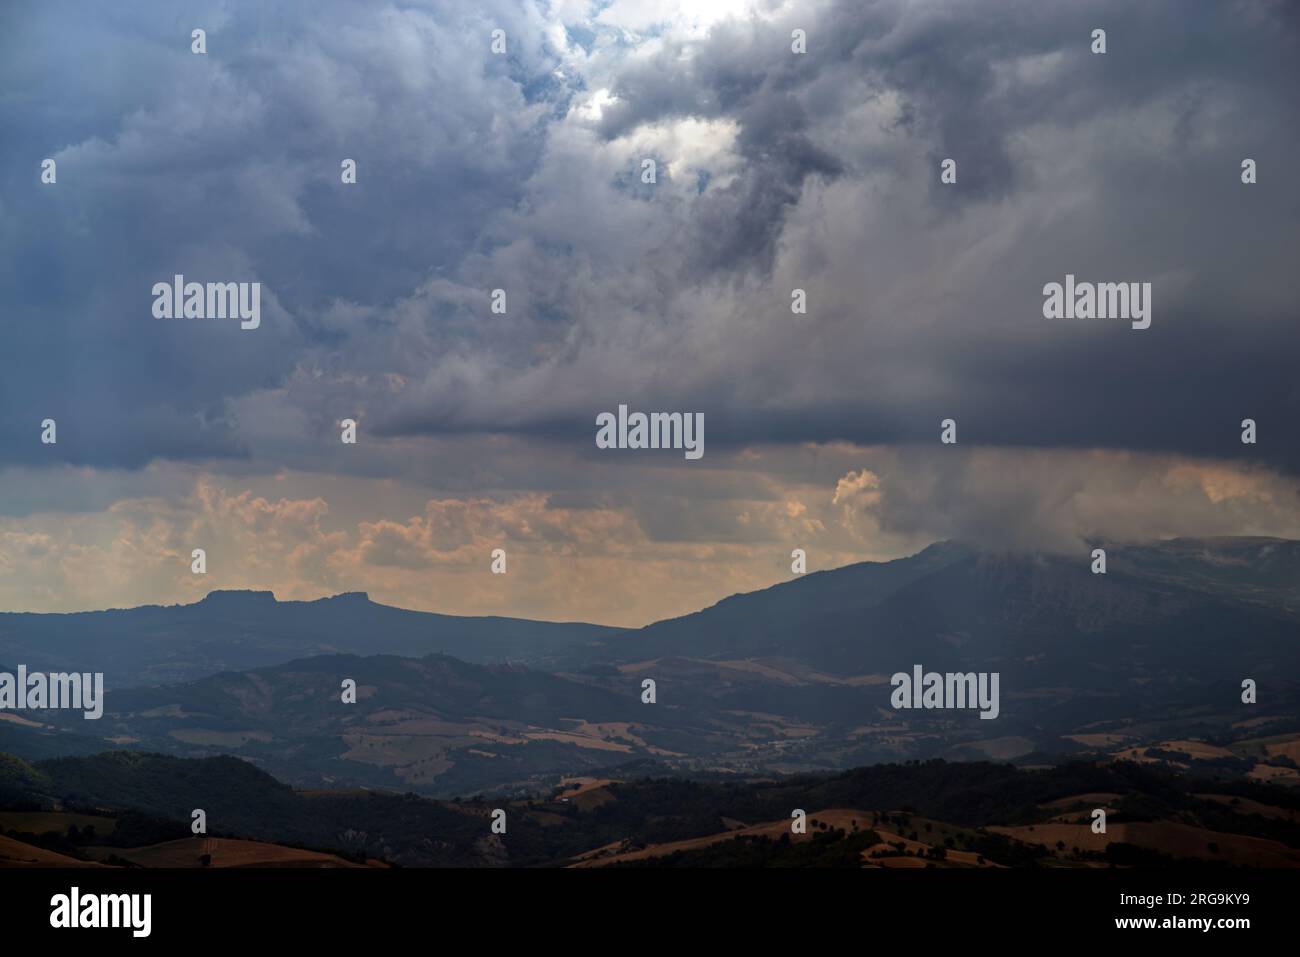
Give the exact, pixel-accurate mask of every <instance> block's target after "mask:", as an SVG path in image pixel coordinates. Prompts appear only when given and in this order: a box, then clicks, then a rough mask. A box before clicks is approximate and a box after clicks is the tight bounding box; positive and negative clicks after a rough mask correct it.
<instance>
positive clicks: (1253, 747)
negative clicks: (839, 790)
mask: <svg viewBox="0 0 1300 957" xmlns="http://www.w3.org/2000/svg"><path fill="white" fill-rule="evenodd" d="M1107 559H1108V566H1109V567H1108V570H1107V573H1106V574H1093V573H1092V572H1091V570H1090V565H1091V557H1090V555H1089V554H1088V553H1087V552H1086V551H1085V552H1084V553H1083V554H1081V555H1077V556H1070V557H1064V556H1060V555H1035V554H1005V553H993V552H984V551H980V550H978V549H976V548H973V547H971V546H966V545H959V544H952V543H942V544H939V545H935V546H932V547H930V548H927V549H926V550H924V551H922V552H920V553H919V554H917V555H914V556H911V557H909V558H905V559H900V560H898V561H894V562H886V563H863V564H858V565H852V566H848V567H846V568H840V569H835V570H833V571H828V572H820V573H815V574H811V575H807V576H803V577H800V578H796V579H794V580H792V581H789V582H785V583H782V584H779V585H776V586H773V587H771V588H768V589H765V590H763V591H759V592H754V593H751V594H746V595H736V596H733V597H731V598H728V599H726V600H725V601H722V602H719V603H718V604H717V605H714V606H712V607H710V608H707V609H704V610H703V611H700V612H698V613H696V614H693V615H687V616H683V617H681V618H675V619H672V620H668V621H663V622H658V623H656V624H653V625H650V626H648V627H646V628H642V629H638V630H635V631H627V632H612V631H610V630H608V629H605V630H601V629H594V628H593V626H558V625H556V626H542V625H537V624H536V623H530V622H511V621H509V620H506V619H498V620H497V621H500V622H503V624H502V625H501V629H502V631H503V633H506V634H508V635H511V636H512V637H509V638H502V637H501V636H500V635H498V636H496V637H493V636H490V635H485V636H484V637H483V638H482V639H481V640H479V641H478V643H477V644H476V645H475V650H476V651H477V652H478V653H479V654H480V655H482V654H483V653H484V651H485V650H486V649H488V648H503V647H516V648H518V647H521V646H523V645H524V643H525V642H524V639H523V638H521V637H520V636H521V635H527V634H530V633H532V632H531V629H533V628H541V629H543V631H542V632H541V633H542V634H543V639H542V643H540V644H537V645H534V646H532V649H531V650H532V653H533V656H534V658H535V666H534V667H524V666H521V665H519V664H509V665H505V664H499V663H498V664H495V665H484V664H480V663H474V662H466V661H462V660H459V659H458V658H455V657H450V656H447V655H442V654H433V655H429V654H426V653H424V652H423V650H422V649H423V648H425V647H427V645H428V644H430V643H431V641H430V638H429V637H428V635H427V634H426V633H424V632H421V631H420V630H419V629H418V628H416V627H415V626H414V625H411V623H412V622H417V623H424V622H429V621H433V622H438V623H442V622H452V623H455V625H456V627H461V628H465V627H471V626H472V627H475V628H477V627H483V628H486V627H487V624H486V623H487V622H488V621H490V620H487V619H446V618H443V617H442V616H431V615H420V614H418V613H413V612H402V611H399V610H397V609H387V608H384V607H383V606H377V605H373V604H372V603H370V602H368V601H366V600H365V599H364V597H360V596H351V597H348V596H345V597H340V598H337V599H330V600H327V601H322V602H305V603H300V602H283V603H281V602H276V601H274V599H273V598H271V597H270V596H268V595H263V594H254V593H236V594H223V593H218V594H217V595H214V596H211V597H210V598H209V599H207V600H206V601H205V602H200V603H199V604H198V605H194V606H183V607H182V608H181V609H138V610H136V611H137V612H139V613H140V616H139V617H134V618H131V619H130V620H132V621H136V622H140V621H147V620H150V616H153V618H154V619H157V617H158V616H159V615H161V614H163V613H164V612H165V613H168V614H171V615H177V614H179V613H182V612H183V615H181V620H184V621H186V622H188V623H189V624H188V628H187V629H182V630H181V631H180V633H179V637H178V638H177V639H176V642H177V645H176V647H177V648H179V649H181V651H179V652H178V654H180V655H181V658H180V661H181V662H183V663H184V666H185V668H187V669H190V670H197V671H200V672H201V671H202V670H203V668H206V667H212V666H213V665H214V664H215V663H216V662H217V661H218V660H225V659H227V658H238V657H257V656H265V657H271V658H274V657H275V656H277V655H282V654H286V653H287V651H288V649H290V648H292V647H296V646H298V645H299V644H311V643H312V642H313V641H315V642H318V643H324V642H323V641H322V640H321V639H322V635H326V636H329V639H330V640H329V644H331V645H333V644H345V643H346V644H348V645H349V646H352V647H362V648H366V649H367V650H369V649H370V648H372V647H374V646H380V647H393V646H397V647H399V648H404V649H405V648H409V647H411V646H415V647H416V648H417V649H420V650H419V655H420V656H419V657H401V656H397V655H392V654H383V655H376V654H366V655H351V654H347V655H340V654H319V653H317V652H318V651H319V648H316V649H314V650H313V651H309V654H311V655H312V656H311V657H308V658H304V659H299V660H294V661H291V662H283V661H277V662H276V663H274V664H271V665H268V666H259V667H247V666H241V667H239V668H238V669H237V670H231V671H224V672H221V673H219V674H215V675H206V676H204V677H201V678H199V679H198V680H194V681H186V682H183V683H177V684H173V685H168V686H162V687H136V688H130V687H122V684H124V683H128V682H129V683H132V684H134V683H138V682H137V681H131V680H130V678H126V679H123V681H121V682H119V683H118V684H116V685H114V684H113V683H112V682H111V681H110V683H109V686H108V690H107V692H106V696H105V712H104V717H103V718H102V719H101V720H99V721H85V720H83V719H82V718H81V715H80V714H79V713H77V712H52V711H46V712H40V713H37V712H28V713H26V714H24V715H22V716H19V715H0V719H3V720H0V749H4V750H9V751H11V752H13V753H14V754H17V755H20V756H22V757H24V758H27V759H29V760H37V759H41V758H46V757H57V756H60V755H76V754H86V753H90V752H93V751H100V750H104V749H105V748H109V747H127V748H144V749H149V750H154V751H160V752H165V753H168V754H172V755H177V756H183V757H202V756H205V755H213V754H222V753H228V754H235V755H238V756H240V757H243V758H246V759H248V760H250V761H253V762H255V763H256V764H257V765H259V766H260V767H262V768H264V769H266V770H268V771H270V772H271V773H273V774H275V775H276V776H277V777H279V778H281V779H283V780H285V781H287V782H289V783H291V784H294V785H296V786H304V787H305V786H311V787H319V786H325V787H332V786H342V785H363V786H367V787H382V788H394V789H399V790H413V791H417V792H420V793H424V794H431V795H439V796H443V795H455V794H469V793H479V792H488V791H491V792H505V793H522V792H525V791H529V790H536V789H538V788H539V787H541V786H543V785H545V784H547V783H550V782H553V781H555V780H558V779H559V777H560V776H562V775H565V774H573V773H582V774H597V773H599V774H605V773H611V772H612V771H614V770H616V769H618V768H620V767H625V766H627V765H628V764H630V763H635V762H638V761H645V760H653V761H657V762H660V763H661V764H662V765H663V766H665V767H671V768H673V769H676V770H679V771H690V772H699V771H710V772H713V771H718V772H721V771H725V772H727V773H737V774H746V773H763V772H769V771H771V772H804V771H817V770H827V769H835V768H844V767H852V766H858V765H864V764H871V763H875V762H882V761H891V760H903V759H916V758H922V759H925V758H932V757H943V758H946V759H962V760H970V759H979V758H993V759H998V760H1015V761H1019V762H1022V763H1051V762H1053V761H1055V760H1057V759H1059V758H1061V757H1062V756H1066V755H1077V754H1081V753H1100V754H1119V753H1124V754H1128V755H1130V756H1135V757H1136V758H1138V759H1141V760H1154V761H1165V762H1172V763H1176V764H1185V763H1187V762H1188V761H1196V762H1202V763H1204V762H1209V763H1211V764H1213V765H1214V766H1215V767H1216V768H1218V769H1220V770H1223V771H1225V772H1231V773H1232V774H1235V775H1238V776H1240V775H1248V774H1249V775H1255V776H1257V777H1261V778H1268V779H1270V780H1287V781H1291V780H1294V781H1296V783H1300V772H1298V771H1297V767H1296V762H1297V760H1300V751H1297V750H1296V747H1297V746H1296V744H1295V741H1296V738H1297V732H1300V603H1297V601H1296V591H1297V588H1298V587H1300V582H1298V581H1297V578H1298V571H1300V543H1297V542H1291V541H1284V540H1279V539H1212V540H1203V541H1192V540H1176V541H1172V542H1162V543H1154V544H1146V545H1140V546H1128V545H1125V546H1111V547H1109V548H1108V555H1107ZM350 609H351V610H350ZM101 614H106V615H111V614H115V613H101ZM116 614H120V615H125V616H131V615H134V613H132V612H122V613H116ZM11 617H15V616H11ZM38 617H41V618H46V617H49V618H53V617H58V616H38ZM65 617H68V616H65ZM173 620H175V619H173ZM385 621H387V622H392V623H394V628H393V629H392V630H384V628H382V627H379V630H369V629H370V628H371V627H372V626H374V627H378V626H375V622H381V623H382V622H385ZM222 622H224V623H226V624H225V625H224V626H222V625H221V624H220V623H222ZM268 622H270V623H271V624H268ZM231 623H236V624H233V625H232V624H231ZM407 626H410V627H409V628H408V627H407ZM448 627H452V626H450V625H449V626H448ZM404 629H406V630H404ZM551 629H555V630H551ZM566 629H569V630H566ZM144 634H145V635H146V639H145V641H144V642H143V644H144V647H143V649H141V648H140V647H137V645H138V643H137V642H135V641H133V640H132V639H131V638H130V636H128V635H126V634H123V633H121V632H120V631H119V632H116V633H112V634H110V635H109V636H108V638H107V639H106V640H105V641H104V643H103V647H102V648H101V649H99V651H98V652H97V653H98V654H99V655H100V658H101V660H102V659H103V658H104V657H105V656H107V655H108V654H109V653H110V651H109V650H106V649H118V650H119V651H120V655H119V657H120V658H121V659H123V660H127V659H131V658H132V657H133V656H134V660H136V661H151V662H153V663H154V664H153V665H152V667H153V668H154V669H155V670H154V673H155V674H157V673H158V671H159V670H160V669H164V668H172V669H173V670H174V671H175V670H180V669H179V664H178V663H177V662H176V661H175V660H174V659H172V658H169V657H168V656H169V654H170V652H171V645H169V642H168V637H167V636H168V631H167V626H166V624H165V623H163V622H159V621H155V625H154V627H152V628H151V629H145V630H144ZM196 635H200V636H201V635H214V636H215V635H221V636H222V637H219V638H218V637H213V638H212V639H211V640H212V642H213V645H212V647H213V648H215V651H212V652H211V653H210V654H209V653H208V652H209V648H208V646H206V645H204V644H202V643H200V642H199V641H198V640H197V638H196ZM461 636H462V637H463V632H462V633H461ZM24 640H26V641H27V642H28V644H29V646H30V645H31V643H32V642H33V640H34V639H33V637H32V635H31V633H28V634H27V637H26V639H24ZM77 640H79V641H81V642H82V644H81V645H80V646H79V647H83V648H86V649H87V653H89V645H88V642H89V635H88V634H84V635H83V636H82V637H81V638H78V639H77ZM467 640H468V639H467ZM546 640H550V641H551V644H549V645H546V644H545V641H546ZM68 642H69V639H66V638H65V639H62V644H63V645H64V646H66V645H67V644H68ZM51 643H52V645H53V646H55V647H58V646H59V645H60V641H59V640H52V642H51ZM543 647H545V648H546V649H547V653H546V654H543V653H542V648H543ZM32 650H36V649H34V648H33V649H32ZM406 653H408V654H409V652H406ZM520 657H522V656H520ZM0 659H3V660H7V661H17V660H22V658H21V657H19V656H17V655H15V653H14V650H13V648H12V647H11V646H10V645H8V644H5V643H4V642H3V641H0ZM36 660H39V658H38V659H36ZM28 663H31V662H30V661H29V662H28ZM915 665H920V666H922V668H923V669H924V670H925V671H936V672H940V673H942V672H972V671H973V672H979V673H984V672H996V673H997V674H998V675H999V676H1000V692H999V694H1000V702H999V713H998V716H997V718H996V719H995V720H983V719H981V718H980V715H979V713H978V711H977V710H976V709H974V708H967V709H961V710H956V709H934V710H895V709H894V708H893V707H892V706H891V701H890V693H891V690H892V688H891V686H890V676H891V675H892V674H894V673H895V672H900V671H901V672H905V673H910V672H911V671H912V668H913V666H915ZM82 670H84V666H83V668H82ZM118 673H119V675H120V674H121V672H120V671H119V672H118ZM344 678H352V679H354V680H355V681H356V682H357V686H358V700H357V702H356V703H355V704H343V703H342V702H341V701H340V690H341V689H340V682H341V681H342V680H343V679H344ZM1246 678H1251V679H1253V680H1254V681H1255V682H1256V683H1257V686H1258V701H1257V703H1255V704H1246V703H1243V701H1242V700H1241V684H1242V681H1243V680H1244V679H1246ZM647 681H653V682H654V683H655V689H656V698H655V701H654V702H653V703H646V702H643V701H642V697H641V693H642V688H643V683H644V682H647ZM23 722H26V723H23ZM1198 742H1199V744H1198ZM1189 748H1190V751H1189V750H1188V749H1189ZM1179 755H1183V757H1179ZM1189 755H1190V756H1189ZM1184 758H1185V759H1186V760H1184Z"/></svg>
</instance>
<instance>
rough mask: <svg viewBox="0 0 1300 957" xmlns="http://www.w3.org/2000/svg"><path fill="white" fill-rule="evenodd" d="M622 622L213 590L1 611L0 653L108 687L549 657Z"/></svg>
mask: <svg viewBox="0 0 1300 957" xmlns="http://www.w3.org/2000/svg"><path fill="white" fill-rule="evenodd" d="M616 630H617V629H613V628H606V627H603V626H600V625H587V624H580V623H552V622H543V621H527V620H524V619H519V618H497V617H484V618H465V617H459V616H455V615H437V614H431V613H428V612H420V611H407V610H405V609H402V608H393V607H390V606H388V605H381V604H378V603H376V602H373V601H371V600H370V599H369V597H368V596H367V595H366V594H365V593H364V592H351V593H348V594H344V595H336V596H334V597H333V598H322V599H319V600H317V601H277V600H276V598H275V595H274V594H272V593H271V592H269V591H214V592H212V593H211V594H209V595H208V596H207V597H206V598H204V599H203V600H202V601H198V602H195V603H194V604H191V605H146V606H143V607H140V608H130V609H114V610H109V611H90V612H76V613H71V614H35V613H28V612H9V613H0V656H3V658H4V660H6V661H10V662H13V663H15V664H18V663H21V664H25V665H27V667H28V668H29V669H30V670H42V671H64V670H68V671H81V672H86V671H89V672H96V671H102V672H104V675H105V683H106V686H107V687H110V688H120V687H122V686H124V685H142V684H157V683H162V682H172V681H189V680H194V679H195V678H201V677H204V676H206V675H210V674H215V673H217V672H219V671H226V670H231V669H244V668H257V667H263V666H266V665H274V664H280V663H282V662H285V661H292V660H293V659H295V658H303V657H306V656H308V655H319V654H339V653H347V654H371V655H373V654H394V655H411V656H422V655H427V654H430V653H435V652H436V653H441V654H449V655H454V656H455V657H457V658H461V659H463V660H465V661H478V662H487V661H498V660H507V659H509V660H518V661H525V662H530V663H535V664H536V663H546V662H548V661H550V660H551V659H553V658H555V657H556V656H557V655H559V654H560V653H561V652H565V651H570V650H572V649H574V648H576V647H580V646H581V645H583V644H586V643H588V642H591V641H594V640H598V639H600V638H603V637H608V636H609V635H611V634H613V633H614V632H615V631H616Z"/></svg>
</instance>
